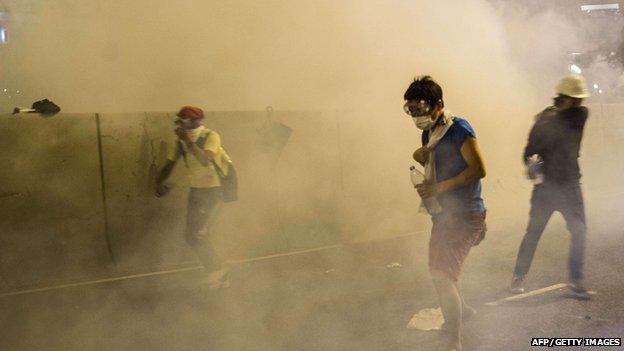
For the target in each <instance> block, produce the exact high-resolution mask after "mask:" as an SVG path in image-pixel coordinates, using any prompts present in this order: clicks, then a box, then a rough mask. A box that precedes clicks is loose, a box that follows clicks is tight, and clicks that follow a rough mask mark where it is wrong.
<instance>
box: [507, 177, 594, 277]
mask: <svg viewBox="0 0 624 351" xmlns="http://www.w3.org/2000/svg"><path fill="white" fill-rule="evenodd" d="M555 211H559V212H560V213H561V214H562V215H563V218H564V219H565V221H566V225H567V227H568V231H569V232H570V235H571V243H570V255H569V261H568V265H569V269H570V280H571V281H573V282H582V280H583V257H584V255H585V235H586V232H587V227H586V225H585V206H584V204H583V194H582V192H581V185H580V183H579V182H570V183H564V184H553V183H542V184H538V185H536V186H535V187H534V188H533V195H532V196H531V212H530V218H529V224H528V226H527V230H526V234H524V238H523V239H522V244H521V245H520V250H519V251H518V258H517V260H516V268H515V270H514V275H515V276H517V277H524V276H525V275H526V274H527V273H528V271H529V268H530V267H531V261H533V255H534V254H535V249H536V248H537V243H538V241H539V239H540V237H541V236H542V233H543V232H544V228H545V227H546V224H547V223H548V221H549V220H550V217H551V216H552V214H553V212H555Z"/></svg>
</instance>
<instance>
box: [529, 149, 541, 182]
mask: <svg viewBox="0 0 624 351" xmlns="http://www.w3.org/2000/svg"><path fill="white" fill-rule="evenodd" d="M527 166H528V167H529V173H530V174H532V175H533V178H532V179H531V181H532V182H533V184H541V183H543V182H544V161H543V160H542V158H541V157H539V156H537V155H533V156H531V158H529V162H528V165H527Z"/></svg>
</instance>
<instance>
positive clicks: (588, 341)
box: [531, 338, 622, 347]
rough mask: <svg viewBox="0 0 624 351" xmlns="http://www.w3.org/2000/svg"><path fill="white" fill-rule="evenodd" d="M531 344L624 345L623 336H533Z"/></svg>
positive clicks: (540, 345)
mask: <svg viewBox="0 0 624 351" xmlns="http://www.w3.org/2000/svg"><path fill="white" fill-rule="evenodd" d="M531 346H539V347H544V346H545V347H562V346H605V347H609V346H622V338H532V339H531Z"/></svg>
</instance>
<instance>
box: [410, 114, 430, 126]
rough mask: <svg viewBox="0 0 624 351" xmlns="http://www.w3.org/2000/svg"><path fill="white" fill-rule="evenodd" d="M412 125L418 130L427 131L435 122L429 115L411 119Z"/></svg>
mask: <svg viewBox="0 0 624 351" xmlns="http://www.w3.org/2000/svg"><path fill="white" fill-rule="evenodd" d="M412 121H414V125H416V128H418V129H420V130H429V129H431V127H433V126H434V125H435V121H434V120H432V119H431V117H430V116H429V115H425V116H418V117H412Z"/></svg>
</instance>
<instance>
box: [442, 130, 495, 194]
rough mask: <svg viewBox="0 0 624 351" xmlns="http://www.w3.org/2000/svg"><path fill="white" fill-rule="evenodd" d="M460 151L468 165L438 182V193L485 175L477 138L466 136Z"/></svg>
mask: <svg viewBox="0 0 624 351" xmlns="http://www.w3.org/2000/svg"><path fill="white" fill-rule="evenodd" d="M460 151H461V155H462V157H463V158H464V161H466V164H467V165H468V167H466V169H465V170H464V171H463V172H461V173H460V174H458V175H457V176H455V177H453V178H451V179H447V180H445V181H443V182H440V183H438V189H437V192H438V193H443V192H447V191H451V190H453V189H456V188H459V187H461V186H464V185H466V184H468V183H471V182H474V181H475V180H479V179H481V178H484V177H485V164H484V162H483V158H482V157H481V151H480V150H479V145H478V144H477V139H475V138H472V137H468V138H466V140H465V141H464V143H463V144H462V147H461V149H460Z"/></svg>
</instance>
